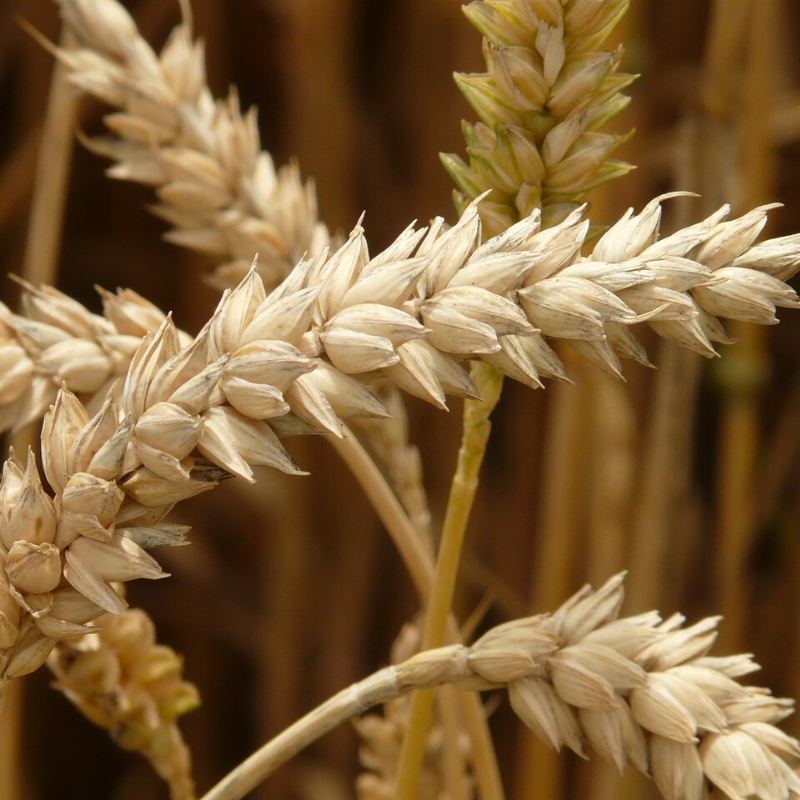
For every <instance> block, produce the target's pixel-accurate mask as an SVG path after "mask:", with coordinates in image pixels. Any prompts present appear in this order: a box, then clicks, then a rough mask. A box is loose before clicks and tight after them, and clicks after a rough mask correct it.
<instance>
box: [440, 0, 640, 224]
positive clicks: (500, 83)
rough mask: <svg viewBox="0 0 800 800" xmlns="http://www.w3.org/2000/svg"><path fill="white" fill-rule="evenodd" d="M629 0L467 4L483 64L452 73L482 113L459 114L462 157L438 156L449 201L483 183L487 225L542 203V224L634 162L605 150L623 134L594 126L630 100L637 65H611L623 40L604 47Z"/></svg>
mask: <svg viewBox="0 0 800 800" xmlns="http://www.w3.org/2000/svg"><path fill="white" fill-rule="evenodd" d="M628 5H629V3H628V0H567V1H566V2H562V0H493V2H471V3H469V4H468V5H466V6H464V13H465V14H466V16H467V17H468V19H469V21H470V22H471V23H472V24H473V25H474V26H475V27H476V28H477V29H478V31H480V33H481V34H483V37H484V39H483V55H484V58H485V60H486V72H482V73H469V74H465V73H458V74H456V76H455V78H456V83H457V84H458V86H459V88H460V89H461V91H462V92H463V93H464V96H465V97H466V99H467V101H468V102H469V103H470V105H471V106H472V108H473V109H474V111H475V112H476V113H477V114H478V116H479V117H480V120H481V121H480V122H477V123H475V124H472V123H469V122H464V123H463V131H464V138H465V140H466V144H467V155H468V159H469V161H468V163H467V162H465V161H464V160H463V159H462V158H461V157H460V156H458V155H455V154H452V153H451V154H442V156H441V158H442V162H443V163H444V166H445V167H446V168H447V171H448V172H449V173H450V175H451V176H452V178H453V180H454V181H455V183H456V185H457V186H458V191H457V192H456V193H455V201H456V207H457V208H458V209H459V210H463V209H464V208H465V206H466V205H467V203H469V202H470V201H472V200H474V199H475V198H477V197H478V196H480V195H481V194H483V193H484V192H486V191H487V190H491V194H489V195H488V197H486V198H485V199H484V200H483V201H482V203H481V217H482V219H483V222H484V224H485V225H486V227H487V230H488V231H489V232H491V233H500V232H501V231H503V230H505V229H506V228H508V227H509V226H510V225H513V224H514V223H515V222H517V221H518V220H520V219H521V218H524V217H526V216H528V215H529V214H530V213H531V212H532V211H533V209H535V208H541V209H542V215H543V219H544V225H545V227H549V226H550V225H552V224H554V223H556V222H560V221H561V220H562V219H564V217H565V216H566V215H567V214H569V213H570V212H571V211H573V210H575V208H577V206H578V205H579V204H580V203H581V201H582V200H583V197H584V196H585V195H586V193H587V192H589V191H590V190H591V189H593V188H595V187H596V186H598V185H600V184H602V183H605V182H607V181H610V180H613V179H614V178H617V177H620V176H621V175H624V174H626V173H627V172H628V171H629V170H631V169H633V167H632V166H631V165H630V164H627V163H625V162H624V161H619V160H615V159H612V158H610V156H611V154H612V153H613V151H614V150H615V149H616V148H617V147H618V146H619V145H620V144H621V143H622V142H624V141H625V139H626V138H627V137H626V136H621V135H619V134H614V133H605V132H602V131H601V130H600V129H601V128H602V127H603V126H604V125H606V123H608V122H609V121H610V120H611V119H613V118H614V117H615V116H617V115H618V114H619V113H620V112H621V111H622V110H623V109H624V108H625V107H626V106H627V105H628V102H629V98H628V97H626V96H625V95H623V94H622V91H623V90H624V89H625V87H626V86H628V85H629V84H630V83H631V82H632V81H633V80H634V79H635V77H636V76H635V75H627V74H624V73H620V72H618V69H619V66H620V60H621V56H622V48H618V49H617V50H615V51H605V50H602V49H601V48H602V47H603V45H604V44H605V42H606V40H607V39H608V37H609V36H610V35H611V34H612V32H613V31H614V28H615V27H616V25H617V23H618V22H619V21H620V19H622V17H623V16H624V15H625V12H626V11H627V9H628Z"/></svg>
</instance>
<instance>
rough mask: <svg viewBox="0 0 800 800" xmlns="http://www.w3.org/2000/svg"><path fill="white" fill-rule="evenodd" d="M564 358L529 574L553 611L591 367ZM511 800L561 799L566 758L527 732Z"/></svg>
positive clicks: (577, 507) (567, 546)
mask: <svg viewBox="0 0 800 800" xmlns="http://www.w3.org/2000/svg"><path fill="white" fill-rule="evenodd" d="M560 355H562V356H563V357H564V361H565V366H566V367H567V372H568V374H569V375H571V376H572V377H573V378H574V380H575V385H574V386H573V385H570V384H566V383H558V384H555V385H551V386H549V387H548V389H547V391H548V394H549V397H548V399H549V401H550V402H549V404H548V409H547V416H546V420H547V427H546V433H545V441H544V450H543V453H542V461H543V463H544V465H545V466H544V468H543V470H542V477H541V486H540V487H539V493H538V496H539V498H540V501H539V512H538V514H537V517H538V519H537V524H536V542H535V545H534V548H533V562H532V572H531V590H530V591H531V608H532V609H533V610H535V611H545V610H546V609H550V608H555V607H556V606H557V605H558V603H559V602H561V600H560V599H559V598H562V599H563V598H564V597H566V596H568V594H569V587H570V586H572V585H573V584H574V581H575V578H576V572H577V570H576V554H577V553H578V552H579V549H580V548H579V547H578V542H579V529H580V525H581V516H580V513H581V503H580V497H581V495H582V492H583V491H584V489H585V487H584V485H583V480H582V478H583V469H582V464H583V462H584V457H585V454H584V447H585V444H586V440H587V421H588V417H589V415H588V413H587V411H588V405H587V403H588V402H589V401H590V399H591V393H590V390H589V381H588V380H586V378H587V375H586V373H587V372H588V370H590V369H592V367H591V366H586V365H585V364H584V363H583V362H582V361H581V360H580V359H578V358H574V357H572V358H570V357H568V356H569V355H570V354H569V353H563V354H562V353H560ZM516 771H517V774H516V776H515V781H516V783H515V790H514V791H513V792H510V795H511V796H515V797H541V798H548V799H549V800H556V798H560V797H563V796H564V777H565V773H564V757H563V756H562V755H560V754H558V753H555V752H553V751H552V750H550V749H548V748H547V747H546V746H545V745H544V744H543V743H542V742H541V741H539V740H538V739H536V738H535V737H534V736H533V734H531V733H530V732H529V731H527V730H521V739H520V744H519V749H518V755H517V764H516Z"/></svg>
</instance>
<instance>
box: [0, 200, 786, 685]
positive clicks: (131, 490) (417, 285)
mask: <svg viewBox="0 0 800 800" xmlns="http://www.w3.org/2000/svg"><path fill="white" fill-rule="evenodd" d="M726 212H727V210H726V209H723V210H722V211H721V212H719V213H717V214H715V215H713V216H712V217H711V218H709V219H707V220H705V221H704V222H701V223H699V224H698V225H695V226H692V227H690V228H687V229H685V230H682V231H679V232H678V233H676V234H673V235H672V236H669V237H666V238H664V239H661V240H660V241H659V240H657V233H658V221H659V218H660V207H659V205H658V203H657V202H655V201H654V202H653V203H651V204H649V205H648V206H647V207H646V208H645V209H644V211H643V212H642V213H641V214H640V215H639V216H632V215H631V214H628V215H626V216H625V217H624V218H623V219H622V220H621V221H620V222H618V223H617V224H616V225H614V226H613V227H612V228H611V229H610V230H609V231H608V232H607V233H606V234H605V235H604V236H603V237H602V238H601V239H600V240H599V241H598V243H597V244H596V246H595V249H594V254H593V255H592V257H590V258H581V257H580V256H579V255H578V254H579V252H580V249H581V246H582V245H583V242H584V238H585V236H586V232H587V228H588V224H587V223H586V222H584V221H582V220H581V216H580V214H579V213H577V212H576V213H573V214H571V215H570V216H569V217H568V218H567V220H565V221H564V222H563V223H562V224H560V225H558V226H556V227H555V228H551V229H548V230H546V231H541V230H540V229H539V216H538V214H533V215H532V216H531V217H529V218H528V219H526V220H524V221H522V222H520V223H517V224H516V225H515V226H513V227H512V228H511V229H509V231H508V232H506V233H505V234H502V235H501V236H498V237H495V238H494V239H489V240H488V241H486V242H485V243H483V244H481V242H480V219H479V217H478V213H477V208H476V204H472V205H471V206H470V207H469V208H468V210H467V212H465V214H464V216H463V217H462V218H461V220H460V221H459V222H458V223H457V224H456V225H455V226H453V227H452V228H450V229H448V230H444V227H443V222H442V221H441V220H436V221H435V222H434V224H433V225H432V227H431V228H430V229H423V230H419V231H415V230H413V229H412V228H408V229H407V230H406V231H404V232H403V233H402V234H401V235H400V236H399V237H398V239H397V240H396V241H395V242H394V243H393V244H392V245H390V246H389V248H388V249H387V250H385V251H383V252H382V253H380V254H379V255H377V256H375V257H374V258H370V257H369V253H368V248H367V243H366V241H365V239H364V237H363V235H362V231H361V229H360V228H357V229H356V230H355V231H354V232H353V234H352V235H351V236H350V238H349V240H348V241H347V242H346V243H345V244H344V245H343V246H342V247H341V248H340V249H339V250H338V251H336V252H335V253H333V254H331V255H328V254H327V253H323V254H321V255H320V256H318V257H316V258H308V259H305V260H303V261H301V262H300V263H299V264H298V265H297V266H296V268H295V269H294V270H293V271H292V273H291V274H290V275H289V277H288V278H287V279H286V280H285V281H284V282H283V283H282V284H281V285H280V286H279V287H278V288H277V289H275V290H274V291H273V292H272V293H271V294H269V295H267V294H266V291H265V288H264V285H263V283H262V281H261V279H260V278H259V276H258V275H257V274H256V273H255V271H251V272H250V273H249V274H248V275H247V277H246V278H245V279H244V280H243V281H242V282H241V283H240V284H239V286H237V288H236V289H234V290H233V291H229V292H226V293H225V295H224V296H223V298H222V300H221V301H220V304H219V306H218V308H217V310H216V311H215V313H214V315H213V317H212V319H211V320H209V322H208V323H207V324H206V326H205V327H204V328H203V330H202V331H201V332H200V333H199V334H198V335H197V336H196V337H195V338H194V339H191V340H188V337H187V336H186V335H185V334H183V335H182V334H180V333H179V332H178V331H177V330H176V328H175V326H174V324H173V323H172V320H171V319H170V318H169V317H163V315H160V314H159V313H157V312H154V311H153V310H152V308H151V307H150V306H149V305H148V304H146V303H144V302H143V301H142V302H139V300H137V299H136V298H135V297H133V296H130V295H126V294H125V293H123V294H122V295H119V296H113V295H108V296H106V297H105V298H104V299H105V300H106V317H94V316H93V315H89V314H88V312H85V311H84V310H82V309H81V310H79V309H80V306H78V305H77V304H73V302H72V301H69V300H67V299H66V298H63V296H61V295H58V294H57V293H54V292H52V291H51V290H42V291H40V292H29V302H28V311H29V313H30V314H31V316H32V317H33V318H28V317H21V316H16V315H13V314H10V313H9V312H7V311H4V312H3V324H4V325H6V326H7V333H8V334H9V336H8V338H7V339H5V340H4V341H3V348H4V352H5V354H6V356H8V358H7V361H8V362H9V363H8V364H7V366H8V367H9V373H8V374H9V375H11V376H12V380H11V381H10V382H9V383H8V384H7V385H5V386H4V387H3V388H4V391H5V392H6V395H5V396H6V399H7V400H9V401H10V402H11V407H12V408H14V407H16V405H15V404H17V403H20V402H22V403H23V405H24V404H26V403H27V402H28V401H27V400H25V398H26V397H28V396H29V394H30V393H31V392H33V391H34V386H36V387H38V388H36V389H35V391H37V392H43V391H44V390H43V388H42V387H44V386H45V385H47V387H48V389H49V390H50V391H52V392H53V393H55V391H56V384H57V383H58V381H66V382H67V383H68V385H69V382H70V381H74V380H76V379H77V380H80V381H82V382H81V383H80V384H79V385H73V386H74V388H76V389H79V390H83V391H84V392H86V393H87V394H89V395H91V394H92V389H94V390H95V391H94V395H93V396H92V397H91V401H92V406H93V409H94V408H97V410H96V412H95V413H93V414H92V413H90V411H87V410H86V407H85V405H84V404H82V403H81V402H80V401H79V399H78V398H77V397H76V395H75V394H74V393H73V392H71V391H70V390H69V388H62V389H61V390H59V392H58V396H57V397H56V398H55V404H54V405H53V407H52V408H51V410H50V412H49V413H48V414H47V416H46V418H45V424H44V429H43V432H42V460H43V466H44V472H45V475H46V476H47V480H48V482H49V484H50V487H51V488H52V490H53V492H54V495H55V497H54V499H51V498H50V497H49V495H48V494H47V493H46V492H45V491H44V490H43V488H42V487H41V485H40V483H39V476H38V474H37V471H36V469H35V466H34V464H33V460H32V459H30V460H29V462H28V465H27V468H23V466H22V465H21V464H19V463H18V462H17V460H16V459H15V458H13V457H12V458H11V459H10V460H9V461H8V462H7V463H6V465H5V467H4V473H3V482H2V487H0V563H1V564H2V566H3V570H2V584H0V625H1V626H2V627H1V628H0V630H2V634H3V638H2V640H0V648H2V649H0V660H2V667H1V668H2V672H0V675H2V676H3V677H5V678H8V677H13V676H15V675H20V674H24V673H26V672H29V671H31V670H33V669H35V668H36V667H38V666H39V665H40V664H41V663H42V662H43V661H44V659H45V657H46V656H47V653H48V652H49V650H50V649H51V648H52V646H53V644H54V641H55V638H60V637H62V636H69V635H74V634H77V633H80V632H82V631H83V630H84V627H83V626H84V624H85V623H86V622H87V621H89V620H90V619H92V618H94V617H96V616H97V615H98V614H99V613H101V612H102V611H109V612H112V613H119V612H121V611H122V610H123V609H124V607H125V604H124V601H123V600H122V599H121V598H120V597H119V596H118V595H117V593H116V592H115V591H114V589H113V587H112V586H111V583H112V582H114V581H126V580H131V579H133V578H137V577H147V578H158V577H161V576H162V572H161V570H160V569H159V567H158V565H157V564H156V562H155V561H154V560H153V559H152V558H151V557H150V556H149V555H148V554H147V553H146V552H145V550H144V549H143V548H148V547H152V546H155V545H158V544H170V543H176V542H179V541H180V540H181V536H182V531H181V530H179V529H175V528H173V527H171V526H169V525H164V524H163V522H162V520H163V519H164V517H165V515H166V514H167V513H168V512H169V510H170V509H171V508H172V506H173V505H174V504H175V503H177V502H178V501H180V500H182V499H185V498H188V497H191V496H193V495H195V494H197V493H199V492H202V491H205V490H207V489H209V488H211V487H212V486H213V485H214V484H215V482H216V481H218V480H219V479H220V478H222V477H227V476H228V475H237V476H240V477H242V478H244V479H246V480H248V481H252V480H253V472H252V469H251V467H252V466H254V465H259V464H261V465H269V466H272V467H275V468H277V469H281V470H283V471H285V472H289V473H294V472H297V468H296V467H295V465H294V463H293V462H292V460H291V459H290V458H289V456H288V455H287V453H286V451H285V450H284V449H283V447H282V445H281V443H280V441H279V435H284V434H290V433H304V432H310V431H324V432H327V433H330V434H332V435H335V436H341V435H342V433H341V419H340V417H348V416H357V415H366V416H378V417H379V416H382V415H385V414H386V411H385V409H384V408H383V406H382V405H381V404H380V402H379V401H378V400H377V399H376V398H375V397H374V395H372V394H371V393H370V391H369V390H368V388H367V387H366V385H365V383H364V382H363V381H364V380H367V381H369V380H372V379H373V378H375V377H376V376H377V375H382V376H383V377H385V378H387V379H388V380H390V381H391V382H393V383H394V384H395V385H396V386H398V387H400V388H401V389H403V390H405V391H407V392H410V393H412V394H415V395H419V396H420V397H423V398H425V399H426V400H429V401H430V402H432V403H434V404H435V405H438V406H441V407H444V405H445V395H446V394H451V393H455V394H462V395H474V394H475V389H474V386H473V385H472V382H471V381H470V378H469V376H468V374H467V373H466V371H465V370H464V369H463V368H462V366H461V364H460V362H461V361H462V360H464V359H469V358H480V359H482V360H484V361H486V362H488V363H490V364H491V365H493V366H494V367H496V368H498V369H500V370H502V371H503V372H504V373H506V374H507V375H509V376H511V377H512V378H517V379H519V380H522V381H524V382H525V383H527V384H528V385H531V386H538V385H540V383H539V375H540V374H545V375H555V376H560V375H562V374H563V372H562V369H561V365H560V363H559V362H558V360H557V359H556V357H555V355H554V354H553V352H552V351H551V350H550V348H549V347H548V346H547V344H546V343H545V341H544V338H543V335H542V334H547V335H550V336H558V337H562V338H565V339H567V340H568V341H570V343H571V344H572V345H573V346H574V347H575V348H576V349H577V350H578V351H579V352H581V353H583V354H584V355H585V356H587V357H588V358H590V359H591V360H593V361H595V363H598V364H600V365H601V366H604V367H605V368H606V369H608V370H609V371H611V372H615V373H616V372H617V371H618V369H619V362H618V360H617V354H616V352H615V350H614V348H615V347H616V348H618V349H620V350H621V352H623V353H625V354H629V355H633V356H634V357H639V358H640V360H646V356H644V355H643V354H642V353H641V347H640V345H639V344H638V342H637V341H636V340H635V339H634V337H633V335H632V334H630V332H629V331H628V328H627V326H628V325H629V324H631V323H634V322H638V321H641V320H643V319H646V320H648V322H649V323H650V324H651V325H652V326H653V327H654V328H655V329H656V331H657V332H658V333H660V334H662V335H664V336H668V337H669V338H672V339H675V340H677V341H679V342H680V343H682V344H685V345H688V346H692V347H694V348H695V349H698V350H700V351H701V352H709V351H710V352H713V351H712V350H711V343H710V340H712V339H713V340H715V341H721V340H724V333H723V332H722V328H721V325H720V323H719V321H718V320H717V318H716V316H715V315H717V314H722V315H726V316H730V317H734V318H738V319H748V320H752V321H756V322H762V323H772V322H775V315H774V312H775V305H776V304H777V305H785V306H792V305H797V304H798V300H797V297H796V295H795V294H794V292H793V291H792V290H791V289H789V288H788V287H787V286H786V285H785V284H784V283H783V282H782V280H781V279H783V278H786V277H788V276H789V275H790V274H792V273H793V272H794V271H795V269H796V266H797V264H798V247H799V246H800V237H798V236H793V237H786V238H784V239H777V240H771V241H767V242H764V243H762V244H759V245H755V246H753V241H754V240H755V238H756V237H757V235H758V233H759V231H760V230H761V228H762V227H763V225H764V222H765V219H766V214H765V211H764V209H757V210H756V211H753V212H751V213H750V214H747V215H745V216H744V217H742V218H740V219H736V220H732V221H730V222H723V221H721V220H722V219H723V217H724V216H725V214H726ZM62 309H68V310H69V311H70V314H69V315H68V316H67V317H65V318H62V320H61V322H60V323H59V324H58V325H57V324H55V323H56V321H57V319H58V313H59V311H61V310H62ZM137 315H138V316H137ZM159 319H160V320H162V321H161V323H160V325H159V327H158V329H157V330H156V331H155V332H154V333H150V332H148V333H146V335H145V337H144V339H143V341H141V342H140V343H139V345H138V348H137V349H136V351H135V353H133V355H132V358H131V357H130V355H129V354H130V352H131V350H132V348H133V344H134V343H135V342H136V341H138V340H137V339H136V338H135V333H134V331H135V332H137V333H139V334H141V331H142V329H144V328H146V327H147V326H148V325H149V324H150V323H155V322H157V320H159ZM64 320H67V321H64ZM73 320H74V326H73ZM79 324H80V325H83V326H84V328H80V327H78V325H79ZM59 325H60V327H59ZM125 326H129V327H125ZM68 327H72V328H73V333H70V332H68V331H67V330H65V329H66V328H68ZM76 330H77V331H81V330H86V331H87V332H89V333H91V334H92V335H93V338H92V339H91V340H90V339H83V338H80V336H75V335H74V331H76ZM101 330H102V331H103V333H102V334H101V333H100V332H99V331H101ZM112 331H113V332H112ZM48 343H49V344H48ZM115 348H116V349H115ZM637 348H638V349H637ZM127 358H130V363H129V364H128V367H127V372H126V375H125V378H124V381H117V382H116V383H115V384H113V385H112V386H111V387H110V389H109V390H108V392H107V393H106V394H105V395H102V394H101V391H102V388H103V387H104V386H105V385H106V383H107V382H108V381H109V380H111V379H112V378H113V374H114V371H115V370H119V371H121V370H122V364H123V363H125V361H126V359H127ZM102 359H105V360H104V361H103V360H102ZM98 363H102V366H103V368H102V369H101V370H97V371H93V370H95V367H96V365H97V364H98ZM107 373H108V374H107ZM88 375H91V376H92V382H88V379H87V376H88ZM43 377H46V378H47V380H44V382H42V378H43ZM26 381H27V384H26ZM101 401H102V402H101ZM98 406H99V408H98ZM93 409H92V410H93ZM3 414H4V415H5V420H6V423H7V424H8V423H10V422H12V421H13V420H12V419H11V418H10V415H9V412H8V410H7V409H4V410H3Z"/></svg>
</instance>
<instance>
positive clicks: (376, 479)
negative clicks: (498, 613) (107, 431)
mask: <svg viewBox="0 0 800 800" xmlns="http://www.w3.org/2000/svg"><path fill="white" fill-rule="evenodd" d="M501 377H502V376H501ZM478 388H479V389H481V388H482V387H481V386H479V387H478ZM497 393H498V398H499V387H498V391H497ZM494 402H495V403H496V402H497V399H495V401H494ZM490 411H491V409H490ZM487 416H488V414H487ZM344 434H345V435H344V438H342V439H331V444H332V445H333V447H334V448H335V449H336V451H337V452H338V453H339V455H340V456H341V458H342V460H343V461H344V462H345V464H346V465H347V466H348V468H349V469H350V471H351V472H352V474H353V476H354V477H355V479H356V480H357V481H358V482H359V484H360V486H361V488H362V489H363V490H364V493H365V494H366V496H367V498H368V499H369V501H370V502H371V503H372V506H373V508H374V509H375V511H376V512H377V514H378V516H379V517H380V519H381V522H383V524H384V525H385V526H386V529H387V531H388V532H389V536H390V537H391V539H392V541H393V542H394V544H395V547H397V550H398V552H399V553H400V557H401V558H402V559H403V563H404V564H405V566H406V569H407V570H408V572H409V574H410V576H411V579H412V581H413V583H414V586H415V588H416V589H417V592H418V593H419V596H420V600H421V604H422V605H423V606H427V605H428V598H430V596H431V592H432V590H433V585H434V567H433V554H432V553H431V551H430V550H429V549H428V548H427V547H426V546H425V540H424V538H423V537H422V536H420V535H419V531H417V529H416V528H415V527H414V525H413V524H412V523H411V520H410V519H409V517H408V515H407V514H406V512H405V511H404V510H403V507H402V506H401V505H400V502H399V501H398V499H397V497H396V496H395V494H394V492H393V491H392V490H391V488H390V486H389V484H388V483H387V482H386V479H385V478H384V477H383V475H382V474H381V471H380V470H379V469H378V468H377V466H376V465H375V462H374V461H373V460H372V459H371V458H370V456H369V453H367V451H366V450H365V449H364V448H363V447H362V445H361V443H360V442H359V441H358V439H357V438H356V436H354V435H353V433H352V432H351V431H349V430H348V429H347V428H345V429H344ZM487 437H488V431H487ZM473 493H474V492H473ZM448 612H449V604H448ZM445 627H446V634H447V639H448V641H449V642H452V643H454V644H456V643H458V642H460V641H461V636H460V634H459V631H458V627H457V626H456V624H455V620H453V619H452V617H450V616H449V613H448V615H447V616H446V617H445ZM458 697H459V699H460V701H461V703H460V705H461V713H462V715H463V718H464V728H465V730H466V731H467V734H468V735H469V738H470V743H471V747H472V765H473V768H474V771H475V780H476V782H477V784H478V789H479V791H480V794H481V796H482V797H484V798H486V800H502V797H503V794H502V787H501V783H500V770H499V768H498V766H497V759H496V757H495V752H494V745H493V744H492V738H491V735H490V734H489V726H488V724H487V722H486V716H485V714H484V713H483V707H482V705H481V701H480V696H479V695H476V694H473V693H471V692H459V693H458Z"/></svg>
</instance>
